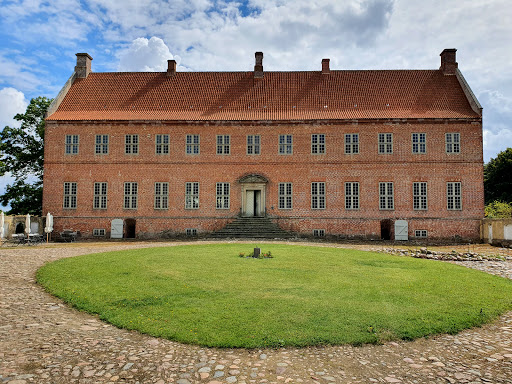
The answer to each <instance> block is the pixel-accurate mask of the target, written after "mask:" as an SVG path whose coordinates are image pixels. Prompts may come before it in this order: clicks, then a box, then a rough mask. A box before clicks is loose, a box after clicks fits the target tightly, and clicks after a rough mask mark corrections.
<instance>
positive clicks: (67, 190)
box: [62, 182, 76, 209]
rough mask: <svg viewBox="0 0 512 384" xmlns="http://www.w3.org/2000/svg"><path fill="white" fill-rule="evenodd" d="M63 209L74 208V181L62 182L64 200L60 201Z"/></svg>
mask: <svg viewBox="0 0 512 384" xmlns="http://www.w3.org/2000/svg"><path fill="white" fill-rule="evenodd" d="M62 208H64V209H75V208H76V183H74V182H67V183H64V201H63V203H62Z"/></svg>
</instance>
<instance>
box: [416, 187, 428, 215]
mask: <svg viewBox="0 0 512 384" xmlns="http://www.w3.org/2000/svg"><path fill="white" fill-rule="evenodd" d="M412 198H413V208H414V209H415V210H426V209H427V183H424V182H421V183H413V184H412Z"/></svg>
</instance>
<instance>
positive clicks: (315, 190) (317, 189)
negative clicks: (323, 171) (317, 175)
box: [311, 182, 325, 209]
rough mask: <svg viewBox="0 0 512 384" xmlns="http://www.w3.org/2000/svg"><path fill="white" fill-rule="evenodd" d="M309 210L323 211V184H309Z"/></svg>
mask: <svg viewBox="0 0 512 384" xmlns="http://www.w3.org/2000/svg"><path fill="white" fill-rule="evenodd" d="M311 208H312V209H325V183H316V182H315V183H311Z"/></svg>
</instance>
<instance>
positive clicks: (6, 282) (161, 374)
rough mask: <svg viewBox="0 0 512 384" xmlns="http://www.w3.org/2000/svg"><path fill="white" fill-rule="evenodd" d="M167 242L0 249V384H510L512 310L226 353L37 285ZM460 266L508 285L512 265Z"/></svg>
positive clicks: (511, 367) (510, 263)
mask: <svg viewBox="0 0 512 384" xmlns="http://www.w3.org/2000/svg"><path fill="white" fill-rule="evenodd" d="M171 244H172V243H168V244H167V243H149V242H148V243H144V242H139V243H82V244H65V245H48V246H33V247H25V248H22V247H18V248H12V249H10V248H7V249H5V248H2V249H0V383H3V382H8V383H9V384H23V383H158V384H164V383H177V384H189V383H209V384H219V383H238V384H243V383H512V312H509V313H507V314H505V315H503V316H502V317H501V318H499V319H498V320H497V321H495V322H494V323H492V324H489V325H486V326H484V327H482V328H478V329H470V330H467V331H464V332H462V333H460V334H458V335H455V336H450V335H440V336H436V337H432V338H429V339H420V340H416V341H414V342H390V343H387V344H385V345H366V346H362V347H352V346H338V347H323V348H303V349H294V348H291V349H286V348H283V349H277V350H271V349H269V350H222V349H208V348H201V347H197V346H189V345H183V344H179V343H176V342H172V341H168V340H161V339H156V338H153V337H149V336H145V335H141V334H138V333H136V332H129V331H125V330H121V329H117V328H115V327H113V326H111V325H108V324H104V323H102V322H101V321H99V320H97V319H95V318H94V317H93V316H91V315H87V314H84V313H80V312H78V311H76V310H73V309H70V308H68V307H67V306H65V305H63V304H62V303H61V302H60V301H59V300H58V299H55V298H54V297H52V296H50V295H49V294H47V293H46V292H45V291H44V290H43V289H42V288H41V287H40V286H38V285H37V284H36V283H35V272H36V270H37V268H38V267H40V266H41V265H43V264H44V263H45V262H49V261H53V260H56V259H59V258H63V257H70V256H76V255H80V254H86V253H93V252H102V251H108V250H119V249H127V248H141V247H150V246H162V245H171ZM180 244H183V243H180ZM338 246H339V245H338ZM360 247H362V248H363V249H364V246H360ZM367 248H368V247H367ZM460 264H464V265H466V266H469V267H473V268H477V269H482V270H486V271H487V272H489V273H495V274H498V275H502V276H506V277H509V278H510V277H512V262H511V261H505V262H487V261H486V262H463V263H460Z"/></svg>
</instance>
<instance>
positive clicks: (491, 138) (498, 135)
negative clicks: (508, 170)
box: [484, 129, 512, 163]
mask: <svg viewBox="0 0 512 384" xmlns="http://www.w3.org/2000/svg"><path fill="white" fill-rule="evenodd" d="M507 148H512V129H501V130H500V131H498V132H491V131H490V130H488V129H484V161H485V162H486V163H488V162H489V160H490V159H491V158H496V156H497V155H498V153H500V152H501V151H504V150H505V149H507Z"/></svg>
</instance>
